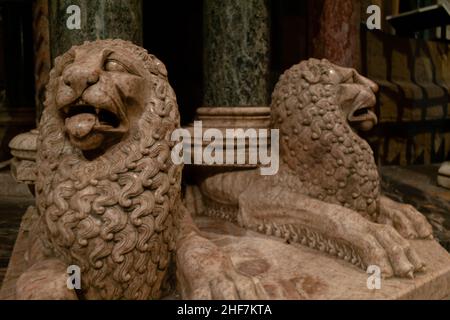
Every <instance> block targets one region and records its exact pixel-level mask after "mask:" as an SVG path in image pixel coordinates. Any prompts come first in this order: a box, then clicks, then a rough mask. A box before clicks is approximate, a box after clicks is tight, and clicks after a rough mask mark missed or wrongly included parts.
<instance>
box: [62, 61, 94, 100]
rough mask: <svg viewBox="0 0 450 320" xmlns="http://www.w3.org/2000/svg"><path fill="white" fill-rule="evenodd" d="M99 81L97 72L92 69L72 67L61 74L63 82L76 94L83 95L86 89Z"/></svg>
mask: <svg viewBox="0 0 450 320" xmlns="http://www.w3.org/2000/svg"><path fill="white" fill-rule="evenodd" d="M98 80H99V71H98V70H96V69H93V68H81V67H74V68H69V69H67V70H65V71H64V73H63V81H64V83H65V84H66V86H69V87H71V88H72V89H73V90H74V91H75V92H76V93H77V94H81V93H83V91H84V90H86V88H88V87H89V86H92V85H94V84H96V83H97V82H98Z"/></svg>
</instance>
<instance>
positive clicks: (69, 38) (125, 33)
mask: <svg viewBox="0 0 450 320" xmlns="http://www.w3.org/2000/svg"><path fill="white" fill-rule="evenodd" d="M70 5H77V6H79V7H80V18H81V19H80V21H81V24H80V29H69V28H68V27H67V19H68V18H69V17H70V16H71V14H70V13H67V8H68V7H69V6H70ZM49 27H50V48H51V49H50V50H51V57H52V60H53V59H54V58H56V57H57V56H59V55H60V54H61V53H64V52H65V51H67V50H68V49H69V48H70V47H71V46H72V45H76V44H81V43H83V42H84V41H86V40H95V39H107V38H121V39H124V40H130V41H132V42H134V43H136V44H138V45H142V0H95V1H92V0H49Z"/></svg>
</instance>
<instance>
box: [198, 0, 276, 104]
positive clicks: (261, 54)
mask: <svg viewBox="0 0 450 320" xmlns="http://www.w3.org/2000/svg"><path fill="white" fill-rule="evenodd" d="M203 14H204V22H203V23H204V81H205V83H204V90H205V91H204V99H203V104H204V105H206V106H251V105H267V104H268V102H269V88H268V74H269V49H270V47H269V42H270V41H269V40H270V33H269V14H268V2H267V1H266V0H229V1H220V0H205V1H204V13H203Z"/></svg>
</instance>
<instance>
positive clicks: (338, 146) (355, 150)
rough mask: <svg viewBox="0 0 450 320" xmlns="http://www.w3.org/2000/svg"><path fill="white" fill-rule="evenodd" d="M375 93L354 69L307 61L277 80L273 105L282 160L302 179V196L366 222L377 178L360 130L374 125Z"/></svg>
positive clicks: (372, 213) (373, 207)
mask: <svg viewBox="0 0 450 320" xmlns="http://www.w3.org/2000/svg"><path fill="white" fill-rule="evenodd" d="M377 90H378V87H377V85H376V84H375V83H374V82H372V81H370V80H369V79H366V78H364V77H362V76H361V75H359V74H358V73H357V72H356V71H355V70H354V69H349V68H342V67H339V66H336V65H334V64H332V63H330V62H329V61H327V60H317V59H309V60H307V61H303V62H301V63H300V64H298V65H295V66H293V67H292V68H290V69H289V70H287V71H286V72H285V73H284V74H283V75H282V76H281V77H280V80H279V82H278V83H277V85H276V87H275V90H274V92H273V95H272V106H271V123H272V127H273V128H278V129H279V130H280V139H281V141H280V157H281V161H282V162H283V163H284V164H286V165H287V166H288V167H289V168H290V169H291V171H293V172H294V174H295V175H296V176H298V178H299V179H300V180H301V185H302V186H301V188H302V190H303V192H306V193H307V194H308V195H309V196H311V197H314V198H317V199H320V200H323V201H325V202H329V203H336V204H340V205H342V206H345V207H348V208H352V209H354V210H356V211H358V212H360V213H361V214H363V215H364V216H366V217H368V218H370V219H376V215H377V214H378V199H379V176H378V171H377V167H376V165H375V161H374V158H373V152H372V150H371V148H370V146H369V145H368V143H367V142H366V141H365V140H364V139H362V138H361V137H360V136H359V135H358V131H359V130H369V129H371V128H372V127H373V126H374V125H375V124H376V123H377V117H376V115H375V113H374V112H373V108H374V106H375V103H376V98H375V92H376V91H377Z"/></svg>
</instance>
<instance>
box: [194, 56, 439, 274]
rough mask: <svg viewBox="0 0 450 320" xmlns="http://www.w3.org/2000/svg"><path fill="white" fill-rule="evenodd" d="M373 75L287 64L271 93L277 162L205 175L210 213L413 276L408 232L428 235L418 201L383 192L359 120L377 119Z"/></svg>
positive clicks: (417, 264)
mask: <svg viewBox="0 0 450 320" xmlns="http://www.w3.org/2000/svg"><path fill="white" fill-rule="evenodd" d="M377 90H378V87H377V85H376V84H375V83H373V82H372V81H370V80H369V79H366V78H364V77H362V76H361V75H359V74H358V73H357V72H356V71H355V70H354V69H348V68H342V67H338V66H336V65H333V64H331V63H330V62H328V61H327V60H317V59H309V60H308V61H303V62H301V63H300V64H298V65H295V66H293V67H292V68H290V69H289V70H287V71H286V72H285V73H284V74H283V75H282V76H281V77H280V80H279V81H278V83H277V85H276V87H275V90H274V92H273V96H272V105H271V124H272V125H271V126H272V128H277V129H279V130H280V169H279V172H278V173H277V174H276V175H274V176H260V175H259V170H244V171H235V172H227V173H220V174H216V175H213V176H210V177H208V178H206V179H204V180H203V181H202V182H201V183H200V190H201V193H202V197H203V201H204V204H205V206H206V207H205V209H204V211H203V212H204V214H206V215H209V216H218V217H221V218H225V219H228V220H230V221H234V222H237V223H239V224H240V225H241V226H243V227H245V228H247V229H252V230H255V231H259V232H262V233H266V234H268V235H274V236H277V237H281V238H284V239H285V240H286V241H287V242H296V243H300V244H303V245H305V246H308V247H310V248H314V249H317V250H320V251H322V252H324V253H328V254H331V255H334V256H336V257H339V258H342V259H345V260H346V261H348V262H350V263H352V264H354V265H357V266H359V267H360V268H363V269H366V268H367V266H369V265H377V266H379V267H380V268H381V271H382V273H383V274H384V275H385V276H387V277H389V276H400V277H405V276H406V277H413V275H414V273H415V272H419V271H422V270H424V264H423V263H422V261H421V259H420V258H419V257H418V256H417V254H416V252H415V251H414V250H413V249H412V248H411V247H410V245H409V243H408V241H407V240H406V239H412V238H432V229H431V226H430V225H429V224H428V222H427V221H426V219H425V217H424V216H423V215H422V214H420V213H419V212H418V211H416V210H415V209H414V208H413V207H412V206H410V205H405V204H400V203H396V202H394V201H393V200H390V199H388V198H386V197H384V196H382V195H381V194H380V187H379V186H380V178H379V175H378V171H377V167H376V164H375V161H374V157H373V153H372V150H371V148H370V146H369V145H368V143H367V142H366V141H365V140H364V139H362V138H361V137H360V136H359V135H358V133H357V132H358V130H369V129H371V128H372V127H373V126H374V125H375V124H376V123H377V117H376V115H375V114H374V112H373V111H372V109H373V107H374V106H375V103H376V98H375V92H376V91H377Z"/></svg>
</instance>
